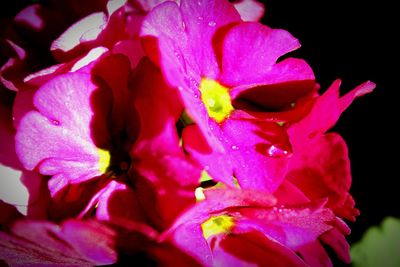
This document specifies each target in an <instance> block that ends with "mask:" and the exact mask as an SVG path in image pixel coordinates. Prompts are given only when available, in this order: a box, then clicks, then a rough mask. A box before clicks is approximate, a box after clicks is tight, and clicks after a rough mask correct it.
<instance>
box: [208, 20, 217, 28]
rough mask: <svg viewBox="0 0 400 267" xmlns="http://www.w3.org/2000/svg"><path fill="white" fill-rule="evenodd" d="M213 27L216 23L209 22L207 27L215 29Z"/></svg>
mask: <svg viewBox="0 0 400 267" xmlns="http://www.w3.org/2000/svg"><path fill="white" fill-rule="evenodd" d="M215 25H217V23H215V21H210V22H209V23H208V26H210V27H215Z"/></svg>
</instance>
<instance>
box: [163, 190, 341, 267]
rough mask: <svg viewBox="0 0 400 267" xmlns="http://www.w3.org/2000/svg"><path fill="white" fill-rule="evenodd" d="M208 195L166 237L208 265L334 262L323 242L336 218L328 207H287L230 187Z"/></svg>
mask: <svg viewBox="0 0 400 267" xmlns="http://www.w3.org/2000/svg"><path fill="white" fill-rule="evenodd" d="M204 194H205V196H204V198H205V199H204V200H201V201H200V202H198V203H197V204H196V205H195V206H193V208H192V209H190V210H188V211H186V212H185V213H183V214H182V215H181V216H180V217H179V218H178V219H177V220H176V221H175V223H174V225H173V226H172V227H171V228H170V229H169V230H168V231H167V232H166V233H165V236H164V238H166V239H169V240H172V241H171V242H173V243H174V244H176V246H178V247H179V248H180V249H181V250H183V251H185V252H186V253H188V254H189V255H192V256H193V257H194V258H195V259H197V260H198V261H199V262H201V263H202V265H203V266H215V265H219V264H221V265H227V264H229V265H231V266H246V265H251V264H253V265H255V266H269V265H271V266H328V265H330V264H331V263H330V260H329V257H328V256H327V254H326V253H325V251H324V249H323V248H322V244H321V240H320V238H321V237H322V236H324V235H325V234H328V233H329V232H330V231H332V230H336V229H335V227H334V226H333V225H334V224H335V220H336V219H335V216H334V215H333V213H332V211H331V210H330V209H328V208H326V207H324V203H309V204H303V205H300V204H297V205H294V204H292V205H287V206H281V205H277V199H276V198H275V197H274V196H273V195H269V194H266V193H260V192H257V191H253V190H238V189H227V188H225V189H206V190H205V191H204ZM194 236H195V238H193V237H194ZM193 240H196V242H194V241H193ZM323 242H325V241H324V240H323ZM325 243H327V244H328V245H332V244H331V243H330V242H329V241H327V242H325ZM333 246H335V245H333ZM347 255H348V253H347ZM347 257H348V256H347ZM316 259H318V260H321V261H323V262H324V264H326V265H323V264H322V262H321V263H317V262H316Z"/></svg>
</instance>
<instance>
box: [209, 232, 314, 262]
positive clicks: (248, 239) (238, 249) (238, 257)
mask: <svg viewBox="0 0 400 267" xmlns="http://www.w3.org/2000/svg"><path fill="white" fill-rule="evenodd" d="M213 253H214V258H215V260H214V263H217V264H216V265H217V266H282V267H295V266H298V267H305V266H306V264H305V263H304V262H303V261H302V259H301V258H300V257H299V256H297V255H296V254H295V253H294V252H293V251H291V250H290V249H288V248H286V247H284V246H282V245H281V244H279V243H277V242H275V241H274V240H270V239H268V238H266V237H265V236H262V235H261V234H260V233H257V232H254V231H253V232H248V233H243V234H239V235H230V236H227V237H226V238H224V239H222V240H221V242H220V244H218V247H217V248H216V249H214V250H213ZM218 263H219V264H220V265H218ZM230 264H237V265H230ZM214 266H215V265H214Z"/></svg>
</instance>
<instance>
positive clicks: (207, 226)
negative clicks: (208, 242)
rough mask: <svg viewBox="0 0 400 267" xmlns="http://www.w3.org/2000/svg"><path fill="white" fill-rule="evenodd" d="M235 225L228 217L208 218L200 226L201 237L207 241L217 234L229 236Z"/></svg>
mask: <svg viewBox="0 0 400 267" xmlns="http://www.w3.org/2000/svg"><path fill="white" fill-rule="evenodd" d="M234 225H235V222H234V220H233V217H231V216H228V215H219V216H215V217H211V218H209V219H208V220H207V221H205V222H203V223H202V224H201V230H202V231H203V236H204V238H205V239H208V238H209V237H210V236H213V235H218V234H229V233H230V232H231V230H232V228H233V226H234Z"/></svg>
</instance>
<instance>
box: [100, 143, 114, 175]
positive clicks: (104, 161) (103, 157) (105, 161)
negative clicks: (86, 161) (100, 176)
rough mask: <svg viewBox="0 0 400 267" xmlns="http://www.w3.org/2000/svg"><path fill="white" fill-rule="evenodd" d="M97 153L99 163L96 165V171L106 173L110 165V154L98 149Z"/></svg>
mask: <svg viewBox="0 0 400 267" xmlns="http://www.w3.org/2000/svg"><path fill="white" fill-rule="evenodd" d="M98 153H99V161H98V163H97V166H98V170H99V171H100V172H101V173H106V172H107V168H108V166H109V165H110V159H111V155H110V152H109V151H108V150H103V149H100V148H99V149H98Z"/></svg>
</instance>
